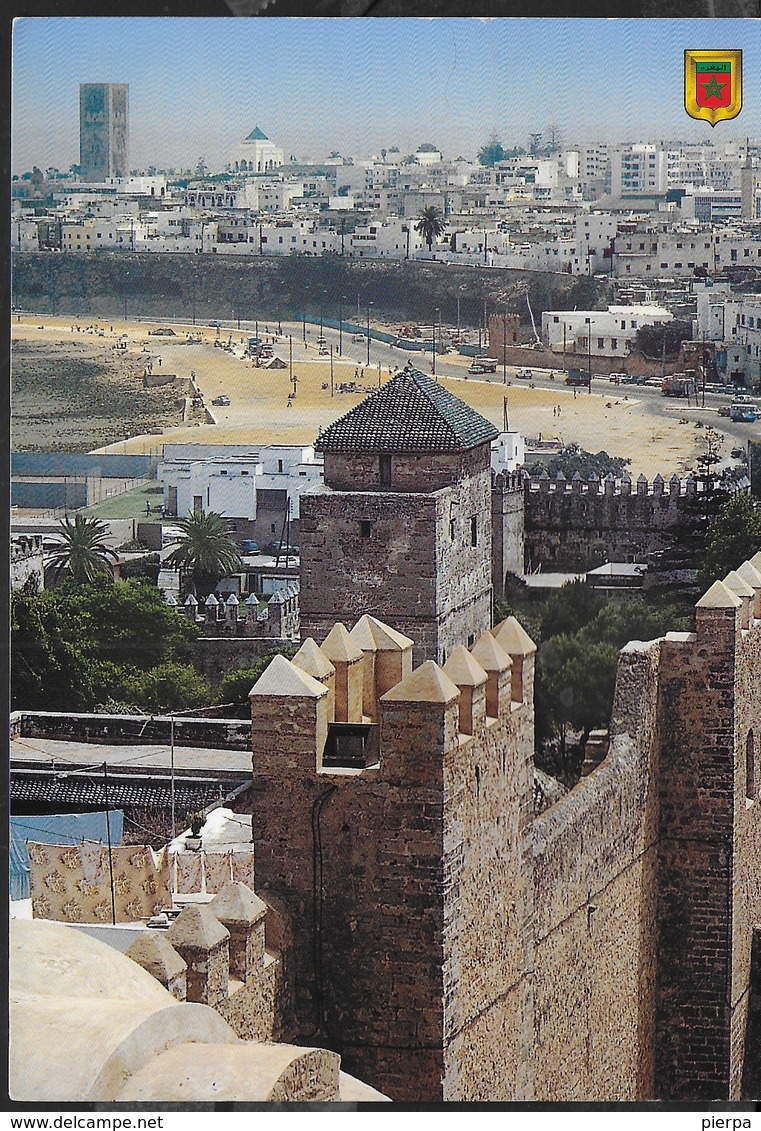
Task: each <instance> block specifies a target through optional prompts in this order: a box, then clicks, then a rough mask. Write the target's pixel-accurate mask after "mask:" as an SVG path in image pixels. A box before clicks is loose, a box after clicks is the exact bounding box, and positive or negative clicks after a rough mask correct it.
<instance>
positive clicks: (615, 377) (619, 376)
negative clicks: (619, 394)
mask: <svg viewBox="0 0 761 1131" xmlns="http://www.w3.org/2000/svg"><path fill="white" fill-rule="evenodd" d="M626 378H627V374H626V373H611V375H610V379H611V381H612V382H613V384H614V385H620V384H621V382H622V381H626Z"/></svg>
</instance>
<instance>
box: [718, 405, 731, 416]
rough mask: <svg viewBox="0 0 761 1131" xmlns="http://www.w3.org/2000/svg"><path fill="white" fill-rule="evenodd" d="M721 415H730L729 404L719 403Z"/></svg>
mask: <svg viewBox="0 0 761 1131" xmlns="http://www.w3.org/2000/svg"><path fill="white" fill-rule="evenodd" d="M719 416H729V405H728V404H722V405H719Z"/></svg>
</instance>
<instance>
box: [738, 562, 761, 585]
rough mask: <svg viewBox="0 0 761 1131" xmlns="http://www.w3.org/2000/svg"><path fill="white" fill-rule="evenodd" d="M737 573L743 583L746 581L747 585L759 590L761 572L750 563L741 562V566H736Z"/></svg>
mask: <svg viewBox="0 0 761 1131" xmlns="http://www.w3.org/2000/svg"><path fill="white" fill-rule="evenodd" d="M737 573H738V574H739V576H740V577H741V578H742V579H743V581H747V583H748V585H751V586H752V587H753V588H754V589H759V588H761V570H759V569H757V568H756V566H754V565H753V563H752V562H743V564H742V565H741V566H738V569H737Z"/></svg>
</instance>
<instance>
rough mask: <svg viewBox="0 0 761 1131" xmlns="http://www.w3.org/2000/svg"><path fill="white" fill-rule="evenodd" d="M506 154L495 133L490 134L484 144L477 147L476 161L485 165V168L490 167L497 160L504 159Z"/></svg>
mask: <svg viewBox="0 0 761 1131" xmlns="http://www.w3.org/2000/svg"><path fill="white" fill-rule="evenodd" d="M506 156H507V154H506V153H505V150H504V149H503V148H502V145H501V143H500V142H499V140H498V139H497V135H496V134H492V136H491V137H490V138H489V140H488V142H487V143H486V145H482V146H481V148H480V149H479V151H478V162H479V164H480V165H486V166H487V168H492V167H493V166H494V165H496V164H497V162H498V161H504V160H505V158H506Z"/></svg>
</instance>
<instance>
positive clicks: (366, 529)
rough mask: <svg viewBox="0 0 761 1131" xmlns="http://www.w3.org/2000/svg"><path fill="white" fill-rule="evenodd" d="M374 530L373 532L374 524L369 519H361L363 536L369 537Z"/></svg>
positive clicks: (360, 526)
mask: <svg viewBox="0 0 761 1131" xmlns="http://www.w3.org/2000/svg"><path fill="white" fill-rule="evenodd" d="M372 532H373V524H372V523H371V522H370V521H369V519H366V518H363V519H360V523H359V533H360V536H361V537H362V538H369V537H370V536H371V534H372Z"/></svg>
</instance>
